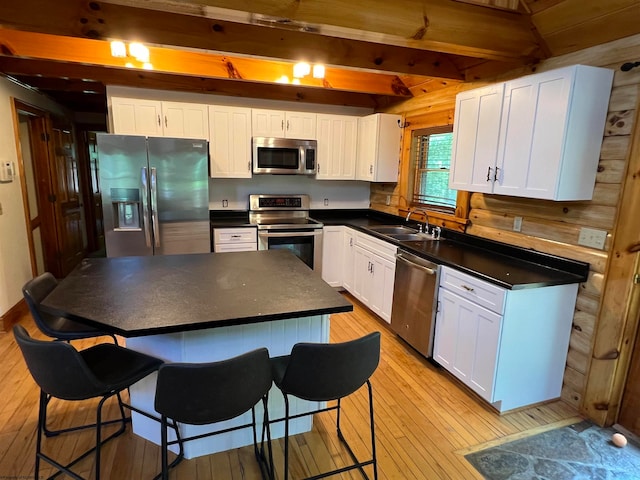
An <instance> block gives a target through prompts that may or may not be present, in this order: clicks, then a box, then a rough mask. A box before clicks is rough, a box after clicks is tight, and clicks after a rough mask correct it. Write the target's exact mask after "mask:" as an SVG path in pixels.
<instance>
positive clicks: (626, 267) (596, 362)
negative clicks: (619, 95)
mask: <svg viewBox="0 0 640 480" xmlns="http://www.w3.org/2000/svg"><path fill="white" fill-rule="evenodd" d="M639 173H640V122H638V115H637V114H636V118H635V124H634V130H633V142H632V144H631V149H630V152H629V161H628V168H627V173H626V176H625V181H624V186H623V193H622V198H621V201H620V208H619V212H618V218H617V224H616V229H615V233H614V238H613V246H612V255H611V257H610V262H609V265H608V268H607V272H606V277H605V278H606V288H605V291H604V295H603V297H602V303H601V307H600V313H599V318H598V323H597V325H596V330H595V335H594V337H595V342H594V347H593V354H592V358H591V365H590V370H589V374H588V378H587V385H586V390H585V394H584V402H583V405H582V408H583V411H584V413H585V414H587V415H588V416H589V418H592V419H593V420H594V421H596V422H598V423H600V424H603V425H610V424H612V423H613V422H615V420H616V417H617V414H618V410H619V404H620V399H621V396H622V390H623V387H624V381H625V379H626V374H627V370H628V368H629V364H630V358H631V354H632V351H633V348H634V342H633V338H634V333H635V331H636V328H637V325H638V314H637V309H635V308H634V309H631V308H630V306H631V304H632V302H631V299H633V298H637V296H638V294H639V292H638V287H637V286H634V284H633V283H632V278H633V275H634V274H635V273H636V272H637V270H638V248H637V246H638V245H639V244H640V242H639V236H640V235H639V232H640V217H639V216H638V215H637V205H638V204H640V176H639V175H638V174H639ZM636 303H637V302H636ZM635 348H636V349H637V348H638V346H635Z"/></svg>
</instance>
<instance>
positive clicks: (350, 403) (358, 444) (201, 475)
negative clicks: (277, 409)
mask: <svg viewBox="0 0 640 480" xmlns="http://www.w3.org/2000/svg"><path fill="white" fill-rule="evenodd" d="M347 297H348V298H349V299H350V300H351V301H352V302H353V303H354V306H355V309H354V311H353V312H351V313H345V314H339V315H334V316H333V317H332V319H331V341H332V342H340V341H345V340H349V339H353V338H357V337H360V336H362V335H365V334H366V333H368V332H371V331H374V330H380V331H381V332H382V355H381V362H380V366H379V367H378V369H377V370H376V372H375V374H374V375H373V377H372V384H373V389H374V405H375V415H376V428H377V430H376V433H377V435H376V437H377V447H378V462H379V467H378V468H379V478H380V479H381V480H385V479H430V480H431V479H436V480H437V479H480V478H482V477H481V476H480V475H479V474H478V473H477V472H476V471H475V470H474V469H473V467H471V466H470V465H469V464H468V463H467V462H466V460H465V459H464V454H466V453H468V452H471V451H475V450H479V449H481V448H484V446H486V445H488V444H493V443H501V442H503V441H505V440H508V439H511V438H519V437H521V436H526V435H529V434H531V433H534V432H538V431H541V430H545V429H549V428H554V427H557V426H560V425H566V424H569V423H572V422H574V421H577V420H578V419H579V417H577V412H576V411H575V410H574V409H573V408H572V407H570V406H569V405H567V404H565V403H563V402H561V401H557V402H553V403H548V404H545V405H542V406H536V407H532V408H528V409H524V410H520V411H517V412H512V413H507V414H503V415H498V414H497V413H495V412H494V411H492V410H491V409H490V408H489V407H488V406H486V405H485V404H483V403H482V402H481V401H480V400H478V399H477V398H476V397H474V396H473V394H472V393H470V392H469V391H467V390H466V389H465V388H464V387H463V386H461V384H459V383H458V382H457V381H456V380H454V379H453V378H452V377H451V376H450V375H449V374H448V373H446V372H445V371H444V370H443V369H440V368H437V367H436V366H434V365H432V364H431V363H429V362H428V361H426V360H425V359H424V358H422V357H421V356H419V355H418V354H416V353H415V352H414V351H413V350H412V349H411V348H410V347H408V346H407V345H406V344H405V343H404V342H402V341H401V340H399V339H398V338H397V337H396V336H395V335H394V334H393V333H392V332H391V331H390V330H389V329H388V328H387V327H386V324H385V323H384V322H383V321H382V320H380V319H379V318H378V317H376V316H374V315H373V314H371V313H369V311H368V310H367V309H365V308H364V307H362V306H361V305H360V304H358V302H357V301H356V300H354V299H353V298H352V297H350V296H348V295H347ZM20 323H21V324H22V325H25V327H26V328H27V329H28V330H29V332H30V333H31V334H32V335H34V336H35V337H38V338H44V337H43V336H42V335H41V334H40V333H39V332H38V331H37V330H36V327H35V325H34V324H33V321H32V320H31V318H30V317H24V318H23V319H21V321H20ZM92 343H95V342H94V341H84V342H75V343H74V345H75V346H76V347H77V348H80V349H81V348H85V347H87V346H89V345H91V344H92ZM0 358H1V359H2V360H1V362H2V367H1V369H0V375H1V376H2V382H1V383H0V478H12V479H15V478H33V465H34V452H35V425H36V421H37V414H38V389H37V387H36V386H35V383H34V382H33V380H32V378H31V376H30V375H29V372H28V371H27V369H26V366H25V364H24V361H23V359H22V355H21V354H20V351H19V349H18V347H17V345H16V343H15V341H14V339H13V335H12V334H11V333H2V334H0ZM274 394H279V392H274ZM95 403H96V402H94V401H87V402H62V401H54V402H52V404H51V407H50V412H51V414H50V419H51V421H52V422H55V423H54V426H58V425H70V424H71V423H73V422H78V421H87V420H90V419H91V418H92V416H93V415H94V405H95ZM366 405H367V401H366V389H364V388H363V389H361V390H360V391H358V392H357V393H356V394H355V395H353V396H352V397H350V398H348V399H346V400H345V401H344V407H343V408H344V410H343V412H344V417H343V422H344V424H343V430H344V431H345V435H346V436H347V438H348V439H350V443H352V446H353V447H354V450H355V451H356V453H357V454H359V456H361V457H363V458H364V457H365V456H366V455H367V454H368V443H367V442H368V438H367V432H368V426H367V425H368V424H367V413H366V411H367V410H366ZM110 413H113V410H111V411H110ZM333 421H334V416H333V414H332V413H324V414H321V415H319V416H317V417H316V419H315V421H314V428H313V430H312V431H311V432H309V433H306V434H303V435H298V436H296V437H294V440H293V442H292V444H291V447H292V450H291V451H292V454H291V468H290V478H291V479H296V478H301V477H302V476H306V475H311V474H315V473H318V471H319V469H323V470H324V469H328V468H334V467H333V465H336V464H337V465H340V464H343V462H345V460H346V458H347V457H346V454H345V452H344V451H343V450H342V449H341V448H340V445H339V444H338V442H337V439H336V436H335V427H334V423H333ZM92 439H93V436H92V434H91V433H75V434H67V435H64V436H61V437H58V438H51V439H46V440H45V442H44V448H45V449H46V450H47V451H48V452H54V453H55V455H56V456H59V457H60V458H62V460H63V461H64V459H66V458H69V459H70V458H73V456H74V454H76V453H77V452H81V451H83V449H86V448H88V447H89V446H90V445H91V441H92ZM282 446H283V444H282V442H281V441H280V440H275V441H274V456H275V461H276V468H277V473H278V478H282V476H281V472H282V451H283V450H282ZM102 452H103V460H102V478H104V479H118V480H120V479H132V480H134V479H151V478H152V477H153V476H154V475H155V474H156V473H157V472H158V471H159V447H158V446H156V445H154V444H152V443H150V442H148V441H146V440H143V439H141V438H139V437H137V436H135V435H133V434H132V433H131V431H130V429H129V430H127V432H126V433H125V434H123V435H122V436H120V437H118V438H116V439H115V440H112V441H111V443H109V444H107V445H106V446H105V447H104V448H103V450H102ZM92 469H93V457H92V456H91V457H89V458H88V459H85V460H84V461H83V462H82V463H81V464H80V466H79V467H78V469H77V471H78V473H79V474H80V475H82V476H85V477H88V478H93V473H92ZM369 471H370V468H369ZM51 473H52V470H51V469H50V468H47V467H46V466H45V467H44V468H43V470H42V471H41V478H46V476H48V475H50V474H51ZM171 478H172V479H185V480H205V479H210V478H214V479H224V480H226V479H229V480H236V479H243V480H244V479H258V478H260V475H259V470H258V468H257V465H256V462H255V459H254V457H253V455H252V450H251V449H250V448H249V447H245V448H241V449H237V450H232V451H229V452H224V453H220V454H216V455H210V456H206V457H201V458H198V459H194V460H184V461H183V462H182V463H181V464H180V465H179V466H178V467H177V468H176V469H175V470H174V471H172V474H171ZM332 478H343V479H359V478H362V477H361V476H360V475H359V474H358V473H347V474H343V475H342V476H335V477H332Z"/></svg>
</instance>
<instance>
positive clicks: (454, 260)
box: [211, 209, 589, 290]
mask: <svg viewBox="0 0 640 480" xmlns="http://www.w3.org/2000/svg"><path fill="white" fill-rule="evenodd" d="M222 213H223V215H222V216H221V215H219V214H218V211H212V212H211V220H212V225H214V224H215V225H218V224H219V223H216V222H227V223H226V224H224V225H225V226H228V227H232V226H242V224H241V223H237V224H233V222H232V220H231V219H232V218H233V217H232V215H229V214H230V213H234V212H222ZM238 213H242V212H235V215H236V216H237V219H238V221H239V222H242V221H243V220H242V219H243V218H244V219H246V218H247V217H246V212H244V216H243V214H238ZM225 215H226V216H225ZM310 216H311V218H313V219H315V220H317V221H319V222H322V223H323V224H324V225H346V226H349V227H352V228H354V229H356V230H360V231H362V232H364V233H367V234H369V235H372V236H375V237H378V238H381V239H383V240H385V241H387V242H390V243H393V244H395V245H397V246H398V247H400V248H402V249H404V250H408V251H409V252H411V253H414V254H417V255H419V256H421V257H424V258H427V259H429V260H431V261H434V262H436V263H439V264H441V265H448V266H451V267H456V268H458V269H459V270H461V271H463V272H466V273H468V274H470V275H473V276H475V277H479V278H482V279H484V280H486V281H488V282H491V283H494V284H496V285H499V286H501V287H503V288H507V289H510V290H518V289H523V288H537V287H545V286H551V285H564V284H570V283H580V282H584V281H586V280H587V275H588V273H589V264H588V263H585V262H580V261H577V260H572V259H569V258H564V257H559V256H556V255H549V254H546V253H542V252H537V251H535V250H531V249H526V248H521V247H516V246H513V245H508V244H505V243H501V242H495V241H493V240H487V239H483V238H480V237H476V236H473V235H467V234H464V233H460V232H455V231H453V230H449V229H442V239H441V240H438V241H432V240H425V241H396V240H393V239H391V238H389V237H386V236H384V235H381V234H379V233H376V232H374V231H372V230H371V227H375V226H379V225H406V226H409V227H414V228H417V225H418V222H415V221H409V222H406V221H405V219H404V218H402V217H398V216H396V215H390V214H387V213H384V212H378V211H376V210H370V209H357V210H312V211H311V212H310Z"/></svg>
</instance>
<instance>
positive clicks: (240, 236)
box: [231, 235, 242, 238]
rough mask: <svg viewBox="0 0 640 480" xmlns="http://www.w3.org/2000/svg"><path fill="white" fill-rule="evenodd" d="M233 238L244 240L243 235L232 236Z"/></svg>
mask: <svg viewBox="0 0 640 480" xmlns="http://www.w3.org/2000/svg"><path fill="white" fill-rule="evenodd" d="M231 238H242V235H231Z"/></svg>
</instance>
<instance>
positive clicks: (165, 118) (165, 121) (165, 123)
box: [164, 115, 169, 127]
mask: <svg viewBox="0 0 640 480" xmlns="http://www.w3.org/2000/svg"><path fill="white" fill-rule="evenodd" d="M168 124H169V122H167V116H166V115H165V116H164V126H165V127H166V126H168Z"/></svg>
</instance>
